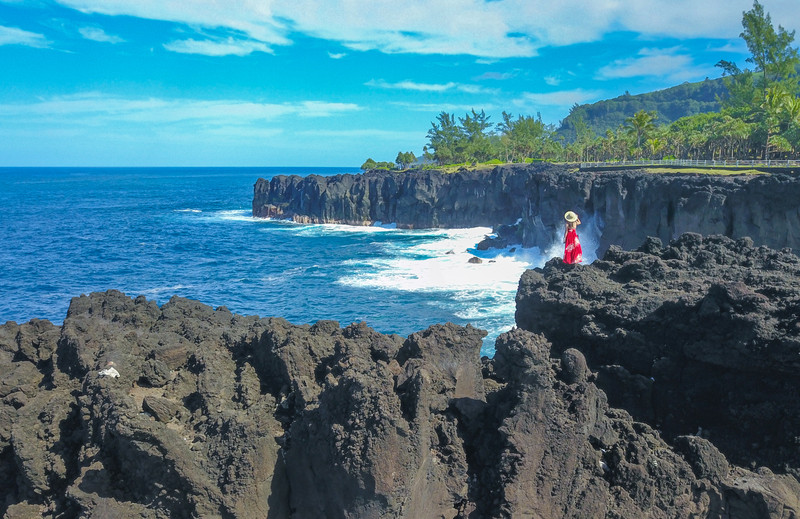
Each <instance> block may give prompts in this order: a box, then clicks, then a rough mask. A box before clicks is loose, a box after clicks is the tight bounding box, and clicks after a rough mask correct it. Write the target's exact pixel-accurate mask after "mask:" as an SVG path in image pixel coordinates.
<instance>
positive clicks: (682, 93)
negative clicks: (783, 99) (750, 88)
mask: <svg viewBox="0 0 800 519" xmlns="http://www.w3.org/2000/svg"><path fill="white" fill-rule="evenodd" d="M727 95H728V90H727V88H726V86H725V84H724V83H723V81H722V80H721V79H706V80H705V81H700V82H698V83H683V84H682V85H678V86H674V87H672V88H667V89H665V90H658V91H656V92H648V93H646V94H638V95H631V94H629V93H628V92H625V94H623V95H621V96H619V97H615V98H614V99H607V100H603V101H598V102H596V103H592V104H584V105H575V106H573V107H572V108H571V109H570V111H569V115H567V117H565V118H564V120H563V121H561V125H560V126H559V127H558V129H557V130H556V136H557V138H559V139H560V140H563V141H566V142H573V141H574V140H575V139H576V137H577V132H576V128H575V126H576V120H578V119H582V120H583V121H585V123H586V124H587V125H588V127H589V129H590V130H591V131H592V132H594V133H595V134H597V135H605V133H606V130H612V131H614V130H616V129H617V128H618V127H619V126H621V125H624V124H625V119H627V118H628V117H630V116H631V115H633V114H634V113H636V112H638V111H641V110H643V111H645V112H655V113H656V115H657V119H658V121H659V122H660V123H661V124H669V123H672V122H674V121H677V120H678V119H680V118H681V117H686V116H689V115H695V114H699V113H705V112H715V111H718V110H719V109H720V108H721V103H720V99H725V98H726V97H727Z"/></svg>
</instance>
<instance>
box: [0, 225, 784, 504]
mask: <svg viewBox="0 0 800 519" xmlns="http://www.w3.org/2000/svg"><path fill="white" fill-rule="evenodd" d="M798 303H800V260H799V259H798V258H797V257H796V256H793V255H791V254H788V253H782V252H776V251H773V250H769V249H766V248H755V247H753V246H752V244H751V242H749V241H748V240H739V241H733V240H729V239H727V238H724V237H711V238H701V237H699V236H696V235H686V236H683V237H681V238H680V239H679V240H678V241H676V242H674V243H672V244H669V245H666V246H665V245H663V244H661V243H660V242H658V241H657V240H655V239H653V240H648V241H647V242H646V243H645V245H644V246H643V247H641V248H640V249H639V250H638V251H635V252H623V251H622V250H620V249H618V248H611V249H610V250H609V252H608V253H607V254H606V256H605V258H604V259H603V260H601V261H597V262H595V263H594V264H592V265H589V266H577V267H575V266H564V265H561V264H559V263H558V262H557V261H554V262H551V263H548V264H547V265H546V266H545V268H543V269H539V270H536V271H530V272H528V273H526V274H525V276H523V278H522V280H521V282H520V289H519V296H518V311H517V319H518V324H519V328H516V329H514V330H511V331H509V332H507V333H505V334H503V335H501V336H500V337H499V338H498V340H497V345H496V355H495V357H494V358H493V359H488V358H483V359H481V358H479V352H480V348H481V344H482V338H483V336H484V335H485V332H483V331H481V330H477V329H474V328H472V327H470V326H467V327H459V326H455V325H452V324H445V325H435V326H432V327H430V328H428V329H427V330H424V331H421V332H418V333H415V334H412V335H410V336H409V337H407V338H401V337H398V336H395V335H381V334H379V333H377V332H375V331H373V330H371V329H370V328H368V327H367V326H366V325H364V324H352V325H349V326H346V327H344V328H342V327H340V325H339V324H338V323H335V322H330V321H321V322H318V323H316V324H315V325H313V326H308V325H305V326H295V325H291V324H289V323H288V322H286V321H285V320H283V319H278V318H269V319H261V318H257V317H245V316H240V315H235V314H232V313H231V312H229V311H228V310H227V309H225V308H224V307H221V308H217V309H212V308H210V307H207V306H204V305H202V304H199V303H197V302H194V301H190V300H186V299H181V298H173V299H172V300H170V301H169V302H168V303H166V304H164V305H163V306H161V307H158V306H157V305H156V304H155V303H154V302H152V301H148V300H146V299H145V298H144V297H137V298H135V299H131V298H129V297H127V296H125V295H124V294H121V293H119V292H114V291H111V292H107V293H96V294H91V295H89V296H81V297H78V298H75V299H73V301H72V303H71V305H70V308H69V311H68V314H67V317H66V319H65V320H64V323H63V325H62V326H61V327H56V326H54V325H53V324H51V323H49V322H47V321H40V320H34V321H31V322H28V323H24V324H21V325H18V324H16V323H13V322H9V323H6V324H5V325H3V326H0V398H1V399H2V401H1V402H0V514H2V515H3V516H4V517H9V518H12V517H14V518H18V517H42V516H44V517H69V518H72V517H98V518H99V517H145V518H151V517H152V518H167V517H176V518H180V517H221V518H231V517H267V518H317V517H330V518H337V517H341V518H371V517H375V518H377V517H397V518H426V517H430V518H439V517H448V518H456V517H459V518H486V517H498V518H500V517H514V518H516V517H530V518H553V519H555V518H559V519H560V518H595V517H596V518H606V517H617V518H629V517H651V518H686V517H698V518H699V517H703V518H732V517H735V518H737V519H743V518H744V519H750V518H754V519H755V518H775V519H778V518H791V517H798V514H800V483H798V478H799V477H800V473H799V472H798V467H800V463H798V460H799V459H800V444H799V443H798V441H800V424H799V423H798V417H799V416H800V412H798V411H799V410H798V403H797V394H798V389H799V388H798V386H799V385H800V382H798V379H797V376H796V373H797V368H798V367H799V366H798V364H800V361H799V360H798V359H800V340H799V339H798V337H799V336H800V325H799V324H798V308H800V305H799V304H798Z"/></svg>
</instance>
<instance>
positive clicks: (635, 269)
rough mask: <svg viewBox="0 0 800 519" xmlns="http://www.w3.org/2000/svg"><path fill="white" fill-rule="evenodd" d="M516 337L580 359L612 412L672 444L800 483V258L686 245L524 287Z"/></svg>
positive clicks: (563, 270) (538, 278) (541, 278)
mask: <svg viewBox="0 0 800 519" xmlns="http://www.w3.org/2000/svg"><path fill="white" fill-rule="evenodd" d="M516 320H517V325H518V326H520V327H521V328H524V329H527V330H531V331H534V332H537V333H542V334H544V335H545V336H546V337H547V338H548V339H549V340H550V341H551V342H552V344H553V345H554V354H557V353H558V350H559V349H563V348H567V347H569V348H577V349H579V350H580V351H581V352H583V354H584V355H585V356H586V359H587V361H588V363H589V366H590V367H591V369H592V370H593V371H596V372H598V385H599V386H600V387H601V388H603V389H604V391H605V393H606V394H607V395H608V397H609V400H610V402H611V404H612V405H614V406H618V407H623V408H625V409H627V410H628V411H630V412H631V413H632V414H633V416H634V418H636V419H637V420H641V421H645V422H647V423H650V424H654V425H655V426H657V427H658V428H659V429H661V430H662V431H663V433H664V435H665V437H667V438H671V437H675V436H676V435H681V434H690V433H695V432H696V431H701V434H702V436H703V437H705V438H708V439H710V440H711V441H713V443H714V445H715V446H716V447H718V448H719V449H720V450H721V451H722V452H723V453H724V454H725V455H726V457H727V458H728V459H729V460H730V461H732V462H733V463H737V464H740V465H744V466H749V465H751V464H753V465H754V466H755V465H763V466H766V467H768V468H769V469H771V470H773V471H775V472H782V473H788V474H792V475H793V476H794V477H795V478H800V434H798V433H800V400H798V398H797V395H798V394H799V393H798V390H799V389H800V381H799V379H798V376H797V374H798V371H800V258H798V257H797V256H795V255H793V254H791V253H789V252H786V251H783V252H779V251H774V250H771V249H767V248H765V247H758V248H756V247H753V242H752V240H750V239H748V238H745V239H740V240H736V241H734V240H731V239H729V238H726V237H723V236H709V237H701V236H700V235H697V234H685V235H683V236H681V237H680V238H679V239H678V240H675V241H674V242H672V243H670V244H669V245H666V246H665V245H663V244H662V243H661V242H660V240H657V239H654V238H651V239H649V240H647V241H646V242H645V244H644V245H643V246H642V247H640V248H639V249H637V250H636V251H630V252H626V251H622V250H621V249H619V248H617V247H612V248H611V249H609V250H608V252H607V253H606V255H605V257H604V258H603V259H602V260H598V261H595V262H594V263H592V265H591V266H590V267H589V268H585V267H578V268H572V267H571V266H568V265H564V264H563V263H562V262H560V261H558V260H552V261H550V262H548V263H547V264H546V265H545V267H544V268H543V269H536V270H529V271H527V272H525V274H524V275H523V276H522V279H521V280H520V287H519V292H518V294H517V313H516Z"/></svg>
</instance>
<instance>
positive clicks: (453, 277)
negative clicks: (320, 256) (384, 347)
mask: <svg viewBox="0 0 800 519" xmlns="http://www.w3.org/2000/svg"><path fill="white" fill-rule="evenodd" d="M487 231H490V230H489V229H487V228H472V229H451V230H435V231H428V232H427V233H426V234H425V235H424V238H423V239H422V241H421V242H419V241H418V242H416V243H415V244H408V243H404V242H403V241H398V242H391V243H387V244H384V247H385V248H386V249H387V252H388V253H389V256H388V257H383V258H359V259H352V260H348V261H346V262H344V265H345V266H346V267H347V269H348V270H349V271H350V272H349V273H348V274H346V275H343V276H342V277H340V278H339V279H338V280H337V282H338V283H340V284H344V285H350V286H358V287H365V288H375V289H387V290H403V291H415V292H416V291H419V292H459V291H473V290H475V291H482V292H485V291H487V290H490V291H499V292H503V293H508V292H515V291H516V288H517V283H518V281H519V277H520V275H522V272H523V271H524V270H525V269H526V268H529V267H530V266H531V261H530V260H531V259H533V260H539V259H540V257H537V256H534V257H531V254H532V253H533V251H532V250H530V249H518V250H522V251H523V252H521V253H520V254H519V255H517V254H515V253H511V252H509V251H491V252H486V253H484V252H478V251H473V250H472V249H471V248H472V247H474V246H475V244H476V243H477V242H478V241H480V240H481V239H482V238H483V236H484V235H486V234H487ZM406 232H414V231H406ZM534 254H535V253H534ZM473 256H485V257H483V258H482V263H480V264H475V263H470V262H469V259H470V258H472V257H473Z"/></svg>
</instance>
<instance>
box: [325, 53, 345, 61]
mask: <svg viewBox="0 0 800 519" xmlns="http://www.w3.org/2000/svg"><path fill="white" fill-rule="evenodd" d="M328 56H329V57H330V58H331V59H342V58H343V57H345V56H347V53H346V52H329V53H328Z"/></svg>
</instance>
